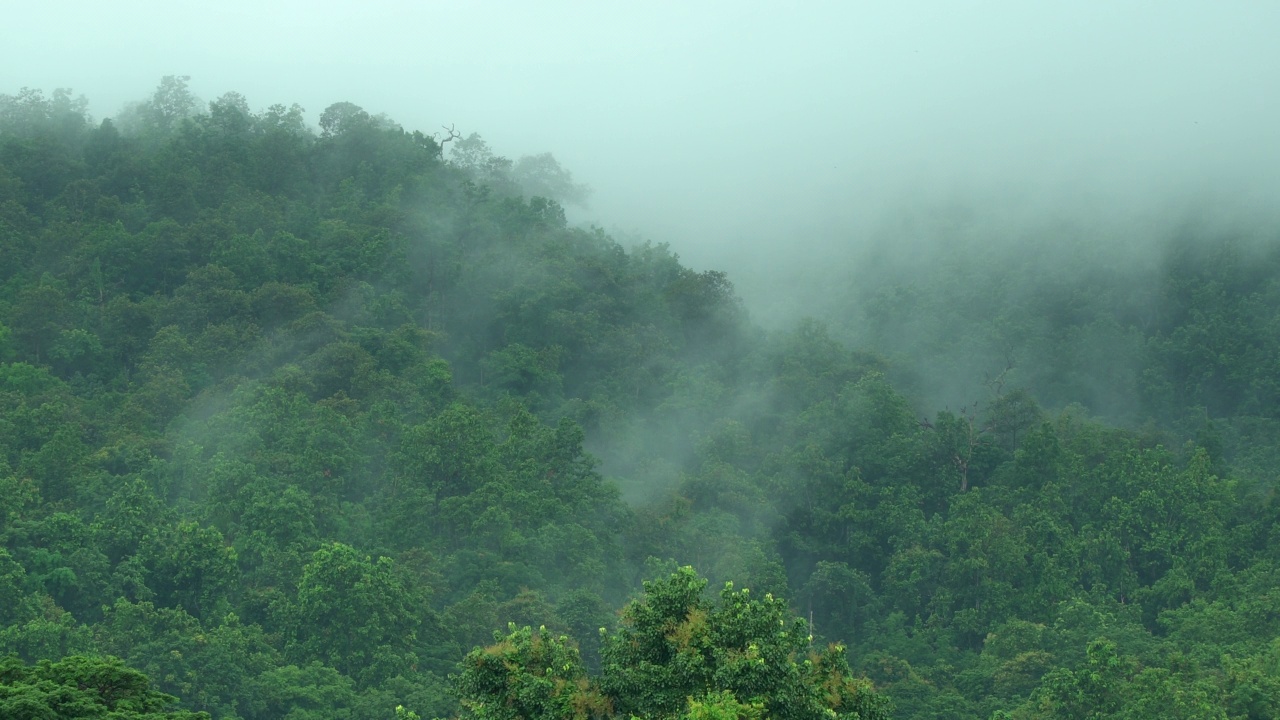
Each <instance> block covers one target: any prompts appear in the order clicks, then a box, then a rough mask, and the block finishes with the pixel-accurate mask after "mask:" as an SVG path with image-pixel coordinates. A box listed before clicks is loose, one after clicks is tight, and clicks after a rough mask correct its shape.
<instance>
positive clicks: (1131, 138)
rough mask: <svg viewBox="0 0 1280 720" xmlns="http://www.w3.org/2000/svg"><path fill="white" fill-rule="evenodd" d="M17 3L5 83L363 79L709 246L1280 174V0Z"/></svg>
mask: <svg viewBox="0 0 1280 720" xmlns="http://www.w3.org/2000/svg"><path fill="white" fill-rule="evenodd" d="M792 4H796V5H798V6H799V7H790V5H792ZM0 7H2V8H3V10H2V12H3V22H2V23H0V92H4V93H13V92H16V91H17V90H18V89H19V88H21V87H23V86H29V87H37V88H43V89H45V90H51V89H53V88H56V87H69V88H72V89H73V90H74V91H76V92H78V93H83V94H85V95H86V96H87V97H88V98H89V100H90V103H91V111H92V113H93V114H94V115H95V116H96V117H103V116H110V115H113V114H115V112H117V111H118V109H119V108H120V107H121V105H122V104H124V103H125V102H126V101H129V100H136V99H141V98H143V97H145V96H147V95H149V94H150V92H151V91H152V90H153V89H154V87H155V86H156V84H157V82H158V81H159V78H160V77H161V76H162V75H166V74H183V75H190V76H191V78H192V80H191V87H192V89H193V90H194V91H195V92H196V94H197V95H199V96H200V97H201V98H203V99H205V100H210V99H213V98H216V97H217V96H218V95H220V94H222V93H223V92H226V91H228V90H235V91H239V92H241V93H243V94H244V95H246V96H247V97H248V99H249V101H250V104H251V105H252V106H254V107H255V108H262V107H265V106H267V105H269V104H272V103H277V102H281V103H285V104H288V103H292V102H297V103H299V104H301V105H302V106H303V107H305V108H306V110H307V111H308V117H309V118H310V120H311V121H312V123H313V124H314V123H315V121H316V119H317V118H318V117H319V113H320V111H322V110H323V109H324V108H325V107H326V106H327V105H329V104H331V103H333V102H336V101H350V102H354V103H356V104H358V105H360V106H362V107H364V108H365V109H366V110H368V111H370V112H374V113H377V112H385V113H387V114H388V115H389V116H390V117H391V118H393V119H394V120H396V121H398V122H399V123H401V124H402V125H403V126H405V127H406V129H422V130H424V131H428V132H430V131H432V130H436V129H438V128H439V127H440V125H442V124H450V123H452V124H456V126H457V127H458V128H459V129H460V130H462V131H464V132H472V131H476V132H479V133H481V134H482V135H483V136H484V137H485V138H486V139H487V140H488V141H489V142H490V144H491V145H492V146H493V147H494V149H495V150H496V151H498V152H499V153H500V154H505V155H509V156H512V157H515V156H519V155H522V154H531V153H537V152H545V151H550V152H552V153H554V154H555V156H556V157H557V158H558V159H559V160H560V161H561V163H562V164H563V165H564V166H565V167H567V168H568V169H570V170H571V171H573V172H574V174H575V176H576V177H577V179H578V180H580V181H583V182H586V183H588V184H590V185H591V186H592V187H593V188H594V189H595V195H594V198H593V201H592V204H591V208H590V210H589V211H588V212H586V213H578V215H577V216H578V217H579V218H584V219H592V220H595V221H597V222H599V223H600V224H602V225H603V226H605V227H606V228H620V229H625V230H635V231H638V232H640V233H642V234H643V235H645V236H646V237H649V238H652V239H654V240H657V241H669V242H671V243H672V245H673V246H674V247H675V249H676V250H677V251H678V252H679V253H680V254H681V255H682V256H683V257H685V258H686V259H687V260H689V261H691V262H692V263H693V264H694V265H695V266H699V267H726V268H729V269H731V270H738V271H743V267H742V265H743V263H749V262H770V261H776V259H777V258H778V257H779V256H780V255H779V253H784V254H785V253H791V254H793V255H794V254H801V253H803V252H804V251H805V249H806V248H808V247H810V246H811V245H812V244H813V243H816V242H819V240H815V238H819V239H821V240H820V242H822V243H831V242H842V241H848V242H854V241H856V236H857V235H858V234H859V233H860V232H865V231H866V227H867V222H868V218H875V217H877V216H878V215H879V214H882V213H884V212H886V208H890V207H900V206H902V205H903V204H910V203H912V202H935V201H939V200H942V201H946V200H947V199H955V198H957V197H960V198H964V197H967V196H968V195H970V194H974V195H984V196H986V197H1000V198H1003V199H1004V200H1005V201H1007V202H1012V203H1015V204H1016V203H1022V202H1028V203H1031V204H1033V205H1035V204H1036V203H1040V204H1043V205H1044V206H1045V207H1051V206H1054V205H1055V203H1059V200H1060V199H1063V198H1072V197H1077V196H1088V197H1090V198H1093V199H1095V200H1096V199H1098V198H1102V199H1103V202H1104V203H1115V204H1124V203H1127V202H1131V201H1132V202H1150V201H1152V200H1153V199H1158V198H1162V197H1167V196H1171V195H1176V194H1177V193H1179V192H1187V191H1189V190H1190V191H1197V190H1199V189H1201V188H1208V189H1213V190H1216V191H1218V192H1229V193H1237V194H1244V195H1251V196H1256V197H1257V198H1259V199H1260V200H1261V199H1264V198H1266V199H1269V198H1273V197H1275V195H1274V193H1275V191H1276V190H1277V189H1278V188H1280V182H1277V178H1278V177H1280V130H1278V128H1280V40H1277V38H1280V2H1273V1H1268V2H1212V3H1211V2H1201V3H1192V2H1176V1H1163V2H1145V3H1134V2H1115V1H1114V0H1107V1H1103V0H1098V1H1097V2H1043V1H1035V2H1031V1H1025V0H1024V1H1022V2H945V3H943V2H939V3H918V2H902V1H900V0H894V2H879V1H877V2H857V1H855V0H845V1H843V2H801V3H782V2H770V3H755V2H748V1H744V0H735V1H732V2H693V1H691V0H685V1H683V2H655V1H653V0H648V1H646V2H631V3H620V2H567V1H564V0H537V1H536V2H535V1H532V0H530V1H529V2H514V1H512V2H476V1H473V0H454V1H452V2H408V1H400V2H392V1H391V0H381V1H374V0H363V1H362V2H347V3H337V2H323V1H322V2H316V1H314V0H313V1H311V2H292V1H291V2H271V1H270V0H255V1H252V2H246V1H244V0H218V1H217V2H208V3H198V4H197V3H182V2H173V1H172V0H170V1H169V2H139V1H128V0H123V1H122V0H117V1H115V2H110V3H108V2H100V1H95V2H58V1H56V0H42V1H41V2H16V1H11V2H6V3H4V4H3V6H0ZM1062 202H1063V203H1065V204H1066V205H1070V204H1071V203H1070V202H1067V201H1066V200H1062ZM1059 204H1060V203H1059ZM742 274H743V275H749V274H750V273H749V272H745V271H743V272H742Z"/></svg>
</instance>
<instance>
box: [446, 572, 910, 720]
mask: <svg viewBox="0 0 1280 720" xmlns="http://www.w3.org/2000/svg"><path fill="white" fill-rule="evenodd" d="M705 587H706V581H705V580H703V579H702V578H700V577H698V576H697V574H696V573H694V571H693V569H692V568H687V567H686V568H682V569H680V570H679V571H678V572H676V573H675V574H673V575H672V576H671V577H670V578H668V579H666V580H661V581H654V582H646V583H645V594H644V596H643V597H642V598H640V599H638V600H636V601H634V602H632V603H631V604H630V605H628V606H627V608H626V610H624V612H623V617H622V624H621V627H620V628H619V630H618V632H617V633H614V634H606V636H605V639H604V651H603V656H604V662H603V667H602V670H601V672H600V675H599V678H598V679H596V680H592V679H590V678H589V677H588V676H587V674H586V672H585V670H584V668H583V665H582V662H581V660H580V658H579V655H578V652H577V650H576V647H575V646H574V645H572V644H571V643H570V641H569V640H568V638H567V637H565V636H560V637H556V636H554V635H553V634H551V633H550V632H549V631H547V629H546V628H545V627H543V628H540V629H539V630H538V631H537V632H536V633H535V632H534V631H532V630H531V629H530V628H528V627H525V628H522V629H516V627H515V625H514V624H513V625H512V626H511V628H510V632H509V634H507V635H506V636H505V637H504V636H503V635H501V634H498V635H497V636H496V639H497V640H498V643H497V644H495V645H491V646H489V647H486V648H481V649H477V650H474V651H472V652H471V654H469V655H468V656H467V658H466V660H465V661H464V662H463V672H462V674H461V675H460V676H459V677H458V678H457V686H458V692H459V694H460V696H461V697H462V699H463V704H464V706H465V707H466V708H467V709H468V710H470V711H471V713H472V715H473V716H475V717H477V718H522V717H523V718H566V717H573V718H588V717H628V716H630V717H654V718H663V717H671V718H674V717H695V718H720V717H733V718H740V717H747V718H752V717H754V718H759V717H783V718H823V717H843V718H851V719H854V718H856V719H860V720H874V719H876V718H887V717H888V714H887V712H886V709H887V704H886V703H885V701H884V699H883V698H881V697H879V696H878V695H876V694H875V693H874V692H873V691H872V690H871V688H870V685H869V684H868V683H866V682H865V681H859V680H856V679H854V678H852V677H851V676H850V673H849V667H848V665H847V664H846V663H845V660H844V648H843V647H840V646H834V645H833V646H831V647H829V648H828V649H826V650H825V651H822V652H820V653H813V652H811V651H810V649H809V646H810V642H811V641H810V638H809V636H807V634H806V631H807V626H806V625H805V623H804V621H802V620H800V619H798V618H795V617H794V616H792V615H791V613H790V611H789V610H788V609H787V606H786V603H785V602H784V601H782V600H781V599H777V598H774V597H773V596H771V595H766V596H764V597H763V598H762V599H759V600H757V599H753V598H751V596H750V592H749V591H747V590H741V591H737V592H735V591H733V589H732V587H729V586H726V588H725V590H724V592H723V593H722V594H721V601H720V603H719V604H718V605H713V604H711V603H709V602H707V601H706V600H705V599H704V598H703V597H702V593H703V590H704V589H705ZM601 632H602V633H604V632H605V631H604V629H603V628H602V629H601Z"/></svg>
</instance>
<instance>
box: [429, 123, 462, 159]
mask: <svg viewBox="0 0 1280 720" xmlns="http://www.w3.org/2000/svg"><path fill="white" fill-rule="evenodd" d="M440 127H441V128H443V129H444V131H445V133H446V134H445V136H444V137H443V138H441V139H439V140H437V141H436V142H437V143H438V144H439V145H440V157H444V144H445V143H448V142H453V141H454V140H461V139H462V133H460V132H458V131H457V129H456V128H455V127H454V125H453V124H452V123H450V124H449V127H445V126H443V125H441V126H440ZM432 137H435V136H434V135H433V136H432Z"/></svg>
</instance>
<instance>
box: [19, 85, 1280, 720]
mask: <svg viewBox="0 0 1280 720" xmlns="http://www.w3.org/2000/svg"><path fill="white" fill-rule="evenodd" d="M320 118H321V119H320V128H319V130H318V131H316V130H313V129H311V128H309V127H308V126H307V124H306V123H305V121H304V119H303V112H302V109H301V108H298V107H296V106H294V107H285V106H282V105H273V106H271V107H269V108H267V109H266V110H263V111H260V112H254V111H252V110H251V109H250V106H249V105H248V103H247V101H246V100H245V99H244V98H242V97H241V96H239V95H237V94H234V93H232V94H228V95H225V96H223V97H222V98H220V99H218V100H215V101H213V102H211V103H209V104H208V105H207V108H206V107H202V106H200V105H199V103H197V102H196V101H195V99H194V98H193V97H192V96H191V94H190V93H189V91H188V90H187V87H186V83H185V81H184V80H183V79H182V78H175V77H170V78H165V80H164V81H163V82H162V83H161V85H160V87H159V88H158V89H157V91H156V93H155V94H154V96H153V97H151V98H149V99H148V100H146V101H143V102H141V103H138V104H137V105H135V106H132V107H131V108H130V109H128V110H127V111H126V112H123V113H121V114H120V116H119V117H117V118H115V119H110V120H102V121H100V122H96V121H91V119H90V118H89V117H88V116H87V114H86V105H85V103H84V102H83V101H81V100H77V99H76V98H74V97H73V96H72V95H71V94H70V93H67V92H64V91H58V92H55V93H53V94H52V95H51V96H45V95H44V94H43V93H40V92H35V91H26V90H24V91H22V92H20V93H18V94H17V95H12V96H8V95H6V96H0V624H2V627H0V655H4V654H8V655H9V656H10V657H9V658H8V659H7V660H3V661H0V716H5V717H10V716H12V717H98V716H104V715H105V714H106V713H109V712H111V713H115V714H114V715H112V717H120V718H129V717H200V716H201V715H200V713H207V716H208V717H212V718H243V719H245V720H258V719H266V718H284V717H288V718H405V719H407V718H411V717H415V716H416V717H422V718H429V717H433V716H437V717H445V716H456V715H462V716H464V717H476V718H484V719H490V718H492V719H494V720H497V719H499V718H501V719H514V718H530V719H532V718H567V717H574V718H612V717H618V718H624V717H633V716H634V717H645V718H648V717H655V718H661V717H666V718H675V717H689V718H766V717H770V718H771V717H781V718H796V719H800V718H818V717H830V716H832V713H834V715H835V716H837V717H845V718H851V719H852V718H862V719H863V720H872V719H877V718H886V717H895V718H983V719H986V718H993V717H995V718H1027V719H1030V718H1086V717H1097V718H1231V719H1237V718H1239V719H1245V718H1247V719H1261V718H1274V717H1277V716H1280V612H1277V608H1280V536H1278V535H1277V520H1280V517H1278V515H1280V504H1278V503H1277V500H1276V498H1275V492H1274V490H1275V480H1276V468H1277V467H1280V465H1278V463H1277V461H1278V460H1280V404H1278V403H1277V397H1276V394H1277V387H1278V386H1277V383H1278V382H1280V380H1278V379H1277V378H1280V327H1277V323H1280V319H1278V318H1280V242H1278V240H1280V238H1278V237H1277V233H1276V228H1262V229H1258V228H1250V229H1248V230H1249V232H1244V231H1239V230H1238V229H1236V230H1233V231H1232V232H1231V233H1223V232H1218V231H1217V230H1216V229H1215V228H1214V227H1211V226H1203V227H1197V226H1194V225H1189V226H1186V227H1185V228H1184V230H1183V231H1181V232H1179V233H1173V234H1170V235H1168V237H1165V238H1163V240H1161V241H1160V242H1159V243H1156V245H1155V247H1154V248H1152V252H1151V253H1149V254H1147V255H1145V256H1144V257H1146V258H1148V262H1146V263H1144V264H1141V265H1136V264H1135V265H1134V266H1132V267H1128V266H1116V265H1115V264H1114V263H1110V262H1105V261H1104V260H1103V259H1101V258H1100V257H1099V256H1093V255H1090V254H1088V253H1085V254H1082V255H1079V256H1073V257H1071V259H1070V261H1066V260H1062V261H1055V262H1048V261H1046V260H1045V255H1044V253H1041V252H1035V251H1032V250H1023V251H1019V250H1018V249H1017V247H1006V248H1004V249H1003V250H1001V251H1000V252H995V251H994V250H992V249H991V248H986V249H985V250H984V249H982V248H981V246H980V245H979V244H965V243H957V244H956V245H954V246H952V247H950V248H949V249H948V250H947V251H945V252H943V251H939V252H937V253H934V254H933V256H932V259H931V260H930V264H929V267H927V268H922V269H920V270H918V271H917V272H908V271H902V272H897V271H892V269H891V268H889V266H888V265H885V266H881V267H878V268H872V269H871V270H867V269H866V268H862V269H853V268H851V269H850V275H849V276H850V277H851V278H854V279H856V283H852V282H851V286H850V287H848V288H844V289H842V290H841V291H840V292H839V293H837V294H836V296H834V297H833V298H830V300H831V301H832V302H835V303H847V307H846V308H845V311H844V313H843V314H837V315H838V318H839V319H837V320H836V321H833V322H832V324H831V327H830V328H828V327H827V326H825V325H823V324H821V323H819V322H816V321H812V320H805V321H800V320H797V321H796V322H794V323H793V324H791V325H790V326H789V327H786V328H783V329H780V330H770V331H768V332H766V331H764V330H762V329H760V328H759V327H758V326H756V325H754V324H753V323H752V321H751V319H750V317H748V315H747V313H746V312H745V311H744V310H743V306H742V304H741V302H740V301H739V299H738V298H737V296H736V295H735V293H734V290H733V287H732V285H731V284H730V282H729V279H728V278H727V277H726V276H725V275H724V274H723V273H719V272H715V271H706V272H696V271H694V270H691V269H689V268H687V267H684V266H683V265H682V264H681V263H680V261H679V259H678V257H677V256H676V255H675V254H673V253H672V252H671V250H670V249H669V248H668V247H667V246H665V245H653V244H641V245H638V246H635V247H623V246H621V245H619V244H618V243H617V242H616V241H615V240H613V239H612V238H611V237H609V236H608V235H607V234H606V233H604V232H602V231H600V230H598V229H581V228H575V227H570V226H569V225H568V224H567V223H566V220H565V215H564V211H563V209H562V205H561V203H562V202H565V203H567V202H582V201H583V200H584V199H585V197H586V193H587V191H586V189H585V188H583V187H582V186H580V185H578V184H576V183H574V182H573V179H572V176H571V175H570V174H569V173H568V172H567V171H565V170H564V169H562V168H560V166H559V165H558V164H557V163H556V162H555V160H554V158H552V157H551V156H550V155H543V156H534V157H532V158H527V159H524V160H521V161H515V162H512V161H509V160H506V159H504V158H502V157H500V156H497V155H495V154H494V153H493V151H492V150H491V149H489V148H488V146H487V145H486V144H485V143H484V141H483V139H481V138H480V137H479V136H477V135H470V136H468V137H463V136H462V133H459V132H457V131H455V130H453V129H452V128H449V129H446V130H445V131H444V132H443V133H437V134H435V135H431V134H424V133H421V132H406V131H404V130H403V129H402V128H400V127H399V126H398V125H396V124H395V123H394V122H392V121H391V120H389V119H387V118H385V117H381V116H376V115H371V114H369V113H368V112H366V111H365V110H363V109H361V108H359V107H357V106H355V105H353V104H351V103H338V104H335V105H333V106H331V107H329V108H328V109H326V110H325V111H324V113H323V114H322V115H321V116H320ZM535 190H536V192H535ZM1053 240H1054V238H1040V240H1039V242H1043V243H1045V246H1050V245H1052V243H1053ZM1064 242H1065V240H1064ZM1062 257H1067V256H1066V255H1064V256H1062ZM815 314H818V313H815ZM848 337H852V338H857V339H858V343H857V344H853V345H851V344H849V343H846V342H842V341H841V340H840V339H839V338H848ZM922 368H923V369H922ZM930 368H932V369H934V371H938V372H947V373H952V374H955V375H957V377H948V378H939V377H935V376H934V375H932V374H930V373H931V372H932V371H931V370H929V369H930ZM956 387H968V388H973V390H972V391H971V392H972V395H973V396H972V397H967V398H965V399H964V400H965V401H964V402H963V403H956V404H951V403H950V398H948V399H947V401H946V402H943V401H942V400H941V399H940V398H942V397H943V395H944V394H945V393H942V389H947V388H956ZM948 405H950V407H952V408H953V409H949V410H942V411H937V406H948ZM1099 418H1104V419H1099ZM690 566H691V567H690ZM709 588H712V589H715V590H717V591H715V592H713V591H711V590H709ZM721 588H723V589H722V590H721ZM495 633H496V634H495Z"/></svg>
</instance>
